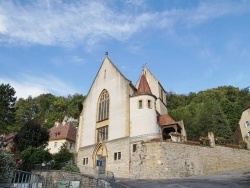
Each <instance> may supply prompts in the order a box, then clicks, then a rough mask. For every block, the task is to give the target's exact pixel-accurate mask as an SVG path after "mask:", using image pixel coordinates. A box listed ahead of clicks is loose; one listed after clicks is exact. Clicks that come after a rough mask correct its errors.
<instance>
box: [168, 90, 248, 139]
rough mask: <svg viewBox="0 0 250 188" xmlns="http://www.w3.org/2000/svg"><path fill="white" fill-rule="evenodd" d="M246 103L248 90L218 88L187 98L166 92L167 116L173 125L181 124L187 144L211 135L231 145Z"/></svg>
mask: <svg viewBox="0 0 250 188" xmlns="http://www.w3.org/2000/svg"><path fill="white" fill-rule="evenodd" d="M249 102H250V92H249V87H247V88H243V89H239V88H237V87H233V86H220V87H218V88H213V89H207V90H205V91H200V92H198V93H194V92H191V93H189V94H188V95H184V94H175V93H174V92H167V106H168V113H169V115H170V116H171V117H172V118H173V119H174V120H176V121H179V120H182V119H183V120H184V123H185V128H186V132H187V135H188V140H199V137H200V136H207V134H208V132H213V133H214V135H215V137H224V138H226V139H228V140H231V141H233V140H232V134H233V131H234V130H235V129H236V128H237V126H238V122H239V120H240V117H241V114H242V111H243V110H244V108H245V107H246V106H247V104H248V103H249Z"/></svg>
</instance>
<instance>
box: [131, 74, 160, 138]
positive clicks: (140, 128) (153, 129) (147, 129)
mask: <svg viewBox="0 0 250 188" xmlns="http://www.w3.org/2000/svg"><path fill="white" fill-rule="evenodd" d="M143 72H144V71H143ZM156 99H157V98H156V96H155V95H153V94H152V92H151V89H150V86H149V84H148V81H147V78H146V75H145V72H144V74H141V76H140V80H139V84H138V89H137V91H136V92H135V93H134V94H133V96H131V98H130V136H131V137H137V136H143V137H147V138H155V137H158V136H159V135H160V130H159V125H158V123H157V114H156Z"/></svg>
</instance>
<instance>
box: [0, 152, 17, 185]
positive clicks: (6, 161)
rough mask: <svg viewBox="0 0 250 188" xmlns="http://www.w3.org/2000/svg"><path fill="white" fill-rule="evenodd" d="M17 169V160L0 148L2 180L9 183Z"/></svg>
mask: <svg viewBox="0 0 250 188" xmlns="http://www.w3.org/2000/svg"><path fill="white" fill-rule="evenodd" d="M15 169H16V162H15V160H14V158H13V156H12V155H10V154H8V153H6V152H4V151H3V150H0V182H2V183H7V182H8V181H9V180H10V178H11V177H12V176H11V175H12V172H13V171H14V170H15Z"/></svg>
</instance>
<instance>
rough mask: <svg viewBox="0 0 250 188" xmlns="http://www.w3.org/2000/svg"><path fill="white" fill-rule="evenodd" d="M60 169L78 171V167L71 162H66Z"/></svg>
mask: <svg viewBox="0 0 250 188" xmlns="http://www.w3.org/2000/svg"><path fill="white" fill-rule="evenodd" d="M61 170H64V171H69V172H80V170H79V168H78V167H77V166H76V165H73V164H67V165H66V166H64V167H62V168H61Z"/></svg>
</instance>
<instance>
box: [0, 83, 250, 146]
mask: <svg viewBox="0 0 250 188" xmlns="http://www.w3.org/2000/svg"><path fill="white" fill-rule="evenodd" d="M14 95H15V90H14V88H12V87H11V86H10V85H9V84H7V85H5V84H1V85H0V96H1V97H0V106H1V108H0V119H1V121H0V128H1V129H0V132H1V133H3V132H6V131H7V132H14V131H18V130H19V129H20V128H21V127H22V126H23V125H24V124H25V123H26V122H28V120H36V121H38V122H39V123H40V124H41V125H42V126H43V127H45V128H51V127H52V126H53V125H54V123H55V122H56V121H59V122H62V120H63V118H64V117H65V116H68V117H73V118H75V119H78V118H79V115H80V113H81V111H82V102H83V101H84V98H85V96H83V95H81V94H74V95H68V96H67V97H62V96H54V95H52V94H41V95H39V96H38V97H34V98H32V97H28V98H27V99H23V98H20V99H18V101H17V102H15V101H16V98H15V97H14ZM249 102H250V91H249V87H247V88H243V89H239V88H237V87H233V86H221V87H218V88H213V89H207V90H205V91H200V92H198V93H194V92H191V93H189V94H188V95H184V94H175V93H174V92H167V107H168V112H169V115H170V116H171V117H172V118H173V119H174V120H176V121H179V120H184V123H185V128H186V131H187V135H188V140H199V137H200V136H207V133H208V132H213V133H214V135H215V137H225V138H226V139H228V140H231V141H232V134H233V131H234V130H235V129H236V128H237V126H238V122H239V120H240V117H241V114H242V111H243V110H244V108H245V107H246V106H247V105H248V104H249ZM76 126H77V123H76Z"/></svg>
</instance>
